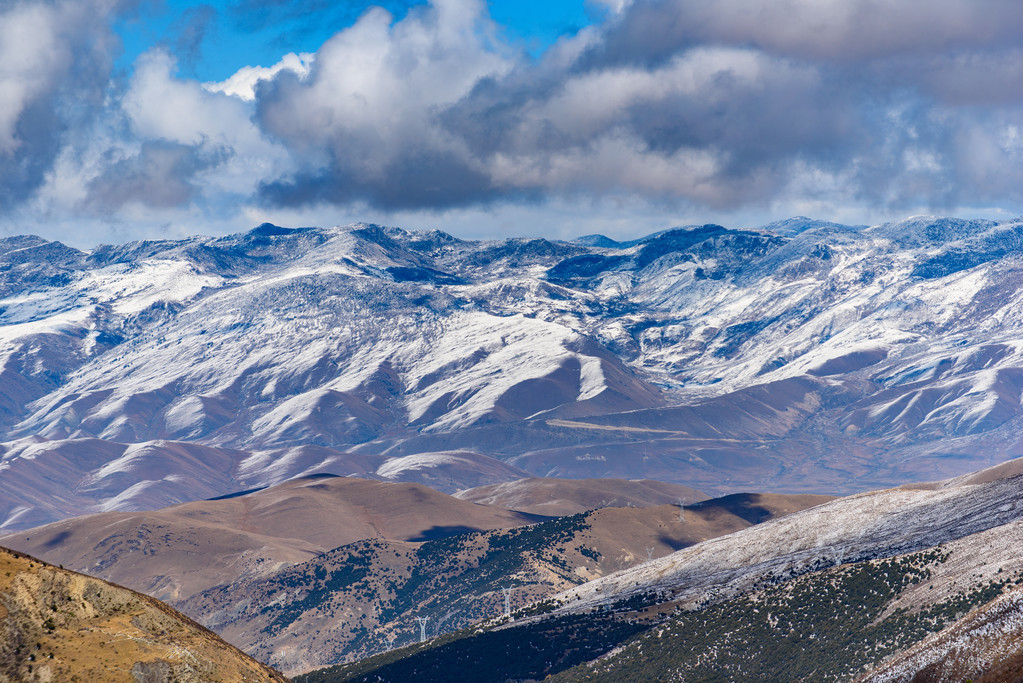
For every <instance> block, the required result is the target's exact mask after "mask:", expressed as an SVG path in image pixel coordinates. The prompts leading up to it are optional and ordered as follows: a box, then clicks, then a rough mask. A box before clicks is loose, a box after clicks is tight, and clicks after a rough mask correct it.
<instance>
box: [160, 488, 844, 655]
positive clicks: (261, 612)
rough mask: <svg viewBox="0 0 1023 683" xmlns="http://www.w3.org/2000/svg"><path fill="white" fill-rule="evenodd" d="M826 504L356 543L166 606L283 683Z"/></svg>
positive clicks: (782, 503)
mask: <svg viewBox="0 0 1023 683" xmlns="http://www.w3.org/2000/svg"><path fill="white" fill-rule="evenodd" d="M827 500H829V499H828V498H827V497H825V496H779V495H769V496H759V495H755V494H749V495H745V496H731V497H729V498H728V499H723V500H720V501H716V500H709V501H705V502H703V503H700V504H697V505H694V506H691V507H690V508H687V509H686V516H685V520H684V522H683V521H680V519H679V510H678V506H676V505H663V506H658V507H650V508H602V509H600V510H595V511H591V512H588V513H585V514H577V515H573V516H570V517H562V518H558V519H553V520H550V521H546V522H541V523H539V524H536V525H533V526H528V527H518V528H515V529H507V530H494V531H486V532H480V533H475V534H465V535H461V536H454V537H450V538H446V539H442V540H435V541H427V542H425V543H408V542H398V541H386V540H377V539H374V540H369V541H360V542H358V543H353V544H349V545H345V546H342V547H340V548H336V549H334V550H332V551H330V552H327V553H324V554H323V555H321V556H318V557H316V558H313V559H310V560H308V561H306V562H303V563H301V564H297V565H294V566H290V567H282V568H279V569H277V570H275V571H272V572H268V573H266V574H264V575H262V576H252V577H245V578H242V579H240V580H236V581H231V582H230V583H229V584H225V585H222V586H217V587H214V588H211V589H209V590H206V591H203V592H202V593H200V594H198V595H195V596H193V597H191V598H189V599H187V600H183V601H179V602H176V603H175V605H176V606H177V607H179V608H180V609H182V610H183V611H184V612H186V613H188V614H190V615H192V616H193V617H195V618H196V619H198V620H199V621H201V622H202V623H204V624H206V625H207V626H209V627H210V628H214V629H216V630H217V632H218V633H220V634H221V635H223V636H224V637H225V638H226V639H228V640H229V641H230V642H232V643H234V644H236V645H238V646H239V647H241V648H242V649H243V650H245V651H246V652H249V653H251V654H252V655H253V656H255V657H257V658H258V659H260V660H262V661H266V662H269V663H272V664H273V665H274V666H277V667H279V668H280V669H281V670H283V671H285V672H287V673H297V672H301V671H305V670H308V669H310V668H314V667H316V666H324V665H326V664H332V663H337V662H343V661H349V660H351V659H353V658H355V657H357V656H365V655H367V654H371V653H374V652H379V651H381V650H384V649H387V648H388V647H390V645H391V642H389V641H397V642H399V643H406V642H409V640H413V639H415V638H416V637H417V634H418V626H417V625H416V624H417V622H416V619H417V618H419V617H423V618H427V619H429V623H428V628H429V633H431V634H441V633H446V632H448V631H451V630H453V629H457V628H461V627H463V626H465V625H467V624H471V623H474V622H477V621H479V620H481V619H485V618H488V617H492V616H495V615H497V614H500V613H501V610H502V604H503V593H502V589H509V590H510V595H509V605H510V607H512V608H518V607H520V606H522V605H524V604H528V603H530V602H532V601H535V600H538V599H542V598H544V597H546V596H549V595H551V594H553V593H555V592H557V591H559V590H562V589H564V588H566V587H569V586H573V585H577V584H580V583H583V582H585V581H587V580H589V579H592V578H595V577H599V576H603V575H606V574H609V573H611V572H614V571H617V570H620V569H623V568H626V567H631V566H634V565H635V564H637V563H639V562H644V561H646V560H647V558H649V557H658V556H661V555H664V554H666V553H670V552H672V551H673V550H675V549H677V548H681V547H686V546H690V545H692V544H694V543H698V542H700V541H703V540H705V539H707V538H713V537H716V536H720V535H722V534H727V533H729V532H732V531H735V530H738V529H744V528H747V527H749V526H751V525H752V524H756V523H759V522H763V521H765V520H766V519H770V518H771V517H774V516H780V515H783V514H787V513H789V512H792V511H794V510H798V509H803V508H805V507H808V506H811V505H816V504H820V503H822V502H825V501H827Z"/></svg>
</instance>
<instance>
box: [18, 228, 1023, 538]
mask: <svg viewBox="0 0 1023 683" xmlns="http://www.w3.org/2000/svg"><path fill="white" fill-rule="evenodd" d="M1021 245H1023V223H1020V222H1006V223H995V222H986V221H962V220H956V219H945V218H925V217H917V218H913V219H909V220H907V221H903V222H900V223H894V224H886V225H879V226H873V227H869V228H868V227H849V226H840V225H834V224H828V223H822V222H819V221H811V220H808V219H793V220H790V221H786V222H784V223H780V224H775V225H770V226H764V227H763V228H759V229H756V230H729V229H725V228H722V227H720V226H700V227H692V228H682V229H675V230H668V231H665V232H662V233H658V234H656V235H652V236H650V237H648V238H644V239H641V240H637V241H634V242H627V243H618V242H614V241H613V240H607V239H586V240H583V241H581V242H579V243H564V242H550V241H546V240H539V239H538V240H523V239H510V240H505V241H502V242H467V241H462V240H458V239H455V238H453V237H451V236H449V235H446V234H444V233H441V232H407V231H403V230H399V229H392V228H381V227H378V226H371V225H356V226H348V227H337V228H324V229H320V228H309V229H295V230H292V229H285V228H280V227H276V226H270V225H264V226H260V227H258V228H256V229H254V230H252V231H250V232H247V233H244V234H238V235H233V236H229V237H223V238H207V237H195V238H190V239H185V240H180V241H157V242H138V243H131V244H126V245H120V246H101V247H97V248H96V249H93V250H91V251H89V252H81V251H77V250H75V249H71V248H68V247H65V246H63V245H60V244H58V243H53V242H46V241H45V240H41V239H38V238H31V237H19V238H5V239H3V240H0V442H2V445H0V528H8V529H17V528H27V527H30V526H35V525H38V524H42V523H45V522H50V521H55V520H57V519H60V518H63V517H66V516H70V515H74V514H81V513H84V512H95V511H99V510H104V509H106V510H136V509H152V508H156V507H161V506H163V505H168V504H171V503H174V502H183V501H185V500H192V499H197V498H207V497H212V496H215V495H220V494H225V493H229V492H231V491H237V490H243V489H248V488H255V487H258V486H266V485H272V484H275V483H279V482H281V481H284V480H286V479H289V478H292V477H295V476H300V475H304V474H312V473H317V472H331V473H334V474H341V475H348V474H356V475H359V476H363V477H369V478H373V477H380V478H389V479H403V480H412V481H420V482H423V483H427V484H429V485H431V486H438V487H440V488H442V489H444V490H446V491H451V492H453V491H454V490H457V489H459V488H468V487H472V486H478V485H483V484H491V483H500V482H504V481H512V480H515V479H520V478H522V477H524V476H528V475H532V476H557V477H565V478H594V477H620V478H628V479H632V478H642V477H646V478H652V479H659V480H662V481H671V482H674V483H678V484H682V485H687V486H692V487H694V488H697V489H699V490H701V491H706V492H707V493H709V494H711V495H721V494H725V493H733V492H737V491H742V490H760V491H763V490H776V491H788V492H796V491H802V492H821V491H827V492H836V493H851V492H854V491H861V490H867V489H873V488H879V487H884V486H891V485H895V484H899V483H904V482H906V481H913V480H928V479H936V478H941V477H947V476H953V475H956V474H961V473H964V472H967V471H971V470H974V469H977V468H978V467H981V466H986V465H993V464H996V463H997V462H1000V461H1002V460H1005V459H1008V458H1010V457H1014V456H1016V455H1020V454H1023V443H1021V442H1020V439H1019V437H1018V435H1019V434H1020V432H1021V429H1020V428H1021V426H1023V408H1021V406H1020V398H1019V397H1020V395H1021V393H1023V345H1021V344H1020V342H1019V339H1020V338H1021V334H1023V314H1021V313H1020V311H1023V287H1020V283H1021V282H1023V267H1021V265H1020V264H1021V263H1023V262H1021V260H1020V258H1019V256H1020V254H1021V253H1023V251H1021V250H1023V246H1021ZM399 458H411V459H409V460H398V459H399ZM58 490H59V491H73V494H72V495H64V494H61V493H58Z"/></svg>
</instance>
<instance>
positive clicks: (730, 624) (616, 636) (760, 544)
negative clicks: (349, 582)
mask: <svg viewBox="0 0 1023 683" xmlns="http://www.w3.org/2000/svg"><path fill="white" fill-rule="evenodd" d="M1020 467H1021V466H1020V463H1019V462H1018V461H1017V462H1016V463H1014V466H1013V467H1002V468H999V469H997V470H995V471H988V472H982V473H979V474H978V475H977V476H975V477H970V478H969V479H965V478H964V479H963V480H950V481H946V482H939V483H936V484H932V485H928V486H920V487H913V488H900V489H890V490H886V491H876V492H872V493H867V494H859V495H855V496H851V497H847V498H841V499H838V500H834V501H832V502H829V503H825V504H823V505H819V506H816V507H813V508H810V509H806V510H803V511H801V512H796V513H794V514H791V515H787V516H785V517H781V518H779V519H774V520H771V521H768V522H765V523H763V524H760V525H757V526H754V527H751V528H747V529H743V530H741V531H737V532H735V533H732V534H728V535H726V536H721V537H717V538H712V539H709V540H707V541H705V542H703V543H700V544H698V545H695V546H692V547H689V548H685V549H682V550H679V551H677V552H675V553H672V554H670V555H667V556H664V557H661V558H656V559H653V560H652V561H650V562H646V563H642V564H639V565H637V566H635V567H632V568H628V569H624V570H622V571H619V572H617V573H614V574H611V575H608V576H604V577H602V578H599V579H595V580H593V581H590V582H587V583H585V584H582V585H580V586H576V587H573V588H569V589H567V590H566V591H563V592H562V593H560V594H558V595H555V596H552V597H551V598H549V599H547V600H543V601H539V602H537V603H534V604H533V605H529V606H526V607H524V608H523V609H521V610H519V611H518V612H516V613H515V614H514V615H513V617H514V619H513V620H512V621H508V620H506V619H505V620H502V619H497V620H493V621H491V622H489V623H488V624H485V625H482V626H478V627H475V628H473V629H464V630H462V631H460V632H458V633H454V634H449V635H447V636H443V637H440V638H436V639H434V640H432V641H430V642H428V643H426V644H423V645H413V646H410V647H406V648H403V649H401V650H395V651H392V652H388V653H383V654H380V655H377V656H375V657H372V658H368V659H366V660H363V661H361V662H357V663H354V664H351V665H348V666H343V667H337V668H333V669H325V670H322V671H317V672H313V673H310V674H309V675H307V676H304V677H301V678H299V679H298V680H299V681H303V682H312V681H338V680H346V681H369V680H372V681H401V680H409V676H411V675H413V672H414V676H415V677H416V679H417V680H423V681H441V680H450V678H451V677H452V675H454V672H455V671H457V676H458V678H459V679H460V680H463V681H467V682H468V681H485V680H508V679H511V680H523V679H524V680H541V679H543V680H550V681H555V682H567V681H639V680H642V681H670V680H701V681H703V680H706V681H710V680H764V681H793V680H815V681H839V680H850V679H853V678H856V677H857V676H859V675H865V677H866V678H865V680H879V681H881V680H884V681H888V680H899V681H909V680H961V679H963V678H964V677H970V676H973V675H976V676H977V677H978V678H981V677H983V676H987V678H985V679H984V680H998V681H1005V680H1015V679H1014V678H1013V675H1014V674H1013V672H1018V671H1019V663H1020V662H1021V661H1023V642H1021V641H1020V639H1019V633H1020V627H1019V618H1018V617H1019V614H1018V602H1019V591H1020V587H1021V586H1023V557H1021V556H1020V553H1019V547H1020V543H1021V542H1023V475H1021V474H1019V469H1020ZM932 634H937V635H932ZM548 677H549V678H548Z"/></svg>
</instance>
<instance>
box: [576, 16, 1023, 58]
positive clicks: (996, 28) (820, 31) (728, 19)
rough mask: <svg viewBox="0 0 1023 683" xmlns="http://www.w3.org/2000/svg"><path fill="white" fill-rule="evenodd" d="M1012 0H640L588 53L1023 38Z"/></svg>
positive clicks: (924, 49) (796, 52)
mask: <svg viewBox="0 0 1023 683" xmlns="http://www.w3.org/2000/svg"><path fill="white" fill-rule="evenodd" d="M1021 31H1023V4H1021V3H1019V2H1016V0H931V1H930V2H913V1H907V0H715V1H714V2H706V1H703V0H638V1H637V2H635V3H633V4H632V5H631V6H630V7H629V8H628V9H627V10H626V11H625V12H624V13H623V14H622V15H621V16H620V17H619V18H618V19H617V20H616V21H614V22H612V23H611V24H610V26H609V27H608V30H607V31H606V33H605V36H604V39H603V40H602V41H601V42H600V43H599V44H597V45H595V46H593V48H592V49H590V50H589V51H588V52H587V54H586V55H585V56H584V58H583V60H581V61H582V63H583V64H585V65H588V66H590V67H591V68H592V67H593V66H595V65H617V64H647V65H650V64H656V63H661V62H663V61H664V60H665V59H668V58H670V57H671V56H672V55H675V54H677V53H678V52H679V51H681V50H686V49H689V48H692V47H696V46H700V45H732V46H740V47H749V48H753V49H757V50H761V51H764V52H767V53H770V54H774V55H778V56H784V57H792V58H798V59H806V60H811V61H825V62H839V63H858V62H863V61H870V60H877V59H889V58H893V57H899V56H907V55H941V54H947V53H949V52H958V51H961V50H968V51H969V50H984V51H987V50H991V49H998V48H1004V47H1011V46H1014V45H1016V44H1018V40H1019V36H1020V35H1021Z"/></svg>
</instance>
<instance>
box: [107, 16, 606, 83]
mask: <svg viewBox="0 0 1023 683" xmlns="http://www.w3.org/2000/svg"><path fill="white" fill-rule="evenodd" d="M373 4H375V5H377V6H380V7H383V8H385V9H387V10H388V11H390V12H391V13H392V14H393V15H394V17H395V18H396V19H398V20H400V19H401V18H402V17H403V16H404V15H405V13H406V12H407V11H408V9H409V7H410V6H411V5H422V4H425V3H424V2H412V3H410V2H406V1H392V2H387V1H384V2H378V3H373ZM368 7H369V4H368V3H364V2H329V1H326V0H312V1H311V2H287V3H276V2H273V1H272V0H271V1H270V2H258V3H257V2H250V3H246V2H243V1H239V0H234V1H230V2H223V1H218V0H214V1H212V2H203V1H202V0H166V2H162V3H153V5H152V6H150V7H148V8H144V9H143V11H140V12H135V13H133V14H132V15H131V16H126V17H124V18H123V19H121V20H120V21H119V22H117V24H116V32H117V35H118V36H119V37H120V39H121V41H122V43H123V45H124V50H123V52H122V54H121V55H120V56H119V58H118V60H117V64H118V67H119V68H121V69H123V70H125V71H130V70H131V68H132V65H133V64H134V62H135V60H136V59H138V57H139V56H140V55H141V54H142V53H144V52H146V51H147V50H150V49H152V48H154V47H157V46H160V45H168V46H169V47H170V48H171V49H172V50H175V51H177V52H178V53H179V57H180V62H179V68H181V70H182V71H183V72H185V73H187V74H188V75H190V76H193V77H195V78H198V79H199V80H203V81H219V80H224V79H226V78H228V77H229V76H231V74H233V73H234V72H235V71H237V70H238V68H239V67H242V66H246V65H251V66H255V65H260V64H263V65H266V64H273V63H275V62H277V60H278V59H280V57H281V55H282V54H284V53H286V52H315V51H316V49H317V48H319V47H320V45H322V44H323V43H324V41H326V40H327V39H328V38H330V37H331V36H332V35H334V34H335V33H337V32H338V31H340V30H341V29H343V28H346V27H348V26H351V25H352V24H354V23H355V21H356V20H357V19H358V18H359V16H360V15H361V14H362V13H363V12H365V11H366V9H367V8H368ZM488 8H489V13H490V16H491V18H492V19H493V20H494V21H495V22H497V24H498V25H500V27H501V29H502V31H503V34H504V38H505V39H506V40H508V41H509V42H511V43H515V44H518V45H521V46H522V47H523V48H524V49H525V50H527V51H528V52H529V53H530V54H532V55H533V56H536V55H539V54H541V53H542V52H543V50H544V49H546V48H547V47H549V46H550V45H551V44H552V43H554V42H555V41H556V40H557V39H558V38H560V37H561V36H565V35H573V34H575V33H577V32H578V31H579V30H580V29H582V28H583V27H585V26H589V25H591V24H593V23H597V22H599V21H600V20H601V18H602V17H603V16H604V15H605V14H606V8H604V7H601V6H597V5H587V4H586V3H585V2H583V1H582V0H568V1H563V2H555V1H553V0H497V1H496V2H495V1H492V2H489V3H488Z"/></svg>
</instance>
